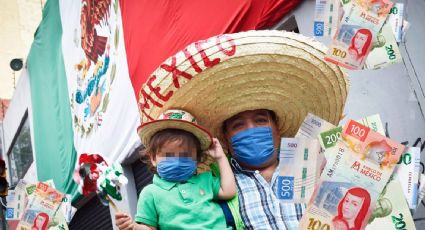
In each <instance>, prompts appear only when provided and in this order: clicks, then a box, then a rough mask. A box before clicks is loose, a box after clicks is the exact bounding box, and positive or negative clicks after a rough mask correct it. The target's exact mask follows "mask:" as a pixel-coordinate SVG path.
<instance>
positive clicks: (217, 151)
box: [207, 138, 226, 160]
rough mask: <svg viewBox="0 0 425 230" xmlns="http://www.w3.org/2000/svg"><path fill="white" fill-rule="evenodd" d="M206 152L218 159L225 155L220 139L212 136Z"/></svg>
mask: <svg viewBox="0 0 425 230" xmlns="http://www.w3.org/2000/svg"><path fill="white" fill-rule="evenodd" d="M207 152H208V154H209V155H210V156H211V157H212V158H214V160H219V159H221V158H223V157H224V158H225V157H226V155H225V154H224V151H223V148H222V147H221V144H220V141H218V139H217V138H213V143H212V145H211V147H210V148H209V149H208V151H207Z"/></svg>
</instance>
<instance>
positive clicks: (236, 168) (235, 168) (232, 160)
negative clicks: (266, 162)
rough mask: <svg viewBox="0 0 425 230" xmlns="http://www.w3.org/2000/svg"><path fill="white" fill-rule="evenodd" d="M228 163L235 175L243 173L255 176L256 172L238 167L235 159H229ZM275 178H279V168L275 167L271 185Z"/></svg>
mask: <svg viewBox="0 0 425 230" xmlns="http://www.w3.org/2000/svg"><path fill="white" fill-rule="evenodd" d="M230 163H231V165H232V168H233V169H234V170H235V172H236V173H244V174H250V175H252V174H255V171H257V170H249V169H243V168H242V166H240V165H239V163H238V162H237V161H236V159H235V158H231V159H230ZM277 176H279V166H277V167H276V170H275V171H274V172H273V176H272V180H271V184H274V182H275V181H276V178H277Z"/></svg>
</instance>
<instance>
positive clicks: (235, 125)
mask: <svg viewBox="0 0 425 230" xmlns="http://www.w3.org/2000/svg"><path fill="white" fill-rule="evenodd" d="M242 126H243V123H242V122H236V123H233V124H232V129H238V128H240V127H242Z"/></svg>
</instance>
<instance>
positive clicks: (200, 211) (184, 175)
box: [115, 110, 236, 230]
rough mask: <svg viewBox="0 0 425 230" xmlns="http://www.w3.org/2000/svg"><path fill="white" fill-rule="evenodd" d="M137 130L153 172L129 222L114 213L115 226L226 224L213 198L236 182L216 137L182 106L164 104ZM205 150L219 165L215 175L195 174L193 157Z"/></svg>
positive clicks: (230, 191) (130, 229) (225, 195)
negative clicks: (163, 109)
mask: <svg viewBox="0 0 425 230" xmlns="http://www.w3.org/2000/svg"><path fill="white" fill-rule="evenodd" d="M138 132H139V135H140V136H141V138H142V141H143V143H144V145H145V147H146V149H145V152H146V154H148V156H149V157H150V161H151V163H152V165H153V166H154V167H156V171H157V173H156V174H155V175H154V178H153V184H150V185H148V186H146V187H145V188H144V189H143V190H142V192H141V193H140V198H139V200H138V204H137V213H136V216H135V222H134V221H133V220H132V219H131V217H130V216H129V215H128V214H126V213H117V214H116V215H115V220H116V225H117V226H118V228H119V229H121V230H123V229H125V230H136V229H157V228H161V229H227V226H226V221H225V218H224V214H223V211H222V209H221V208H220V206H219V204H218V203H216V202H215V201H216V200H227V199H231V198H232V197H234V196H235V194H236V183H235V179H234V175H233V173H232V170H231V168H230V165H229V162H228V160H227V158H226V156H225V154H224V152H223V149H222V147H221V145H220V142H219V141H218V140H217V139H216V138H214V139H212V138H211V135H210V134H209V132H208V131H206V130H205V129H203V128H202V127H200V126H198V125H197V124H196V120H195V119H194V118H193V117H192V116H191V115H190V114H189V113H187V112H185V111H182V110H168V111H166V112H165V113H164V114H163V115H161V116H160V117H159V119H158V120H156V121H152V122H149V123H145V124H143V125H142V126H140V127H139V129H138ZM206 150H207V153H208V154H209V155H210V156H211V157H212V158H214V159H215V161H216V162H217V164H218V166H219V168H220V179H218V178H217V177H213V176H212V174H211V172H204V173H201V174H198V175H196V168H197V163H196V162H197V161H199V160H200V158H201V157H202V154H204V153H203V152H204V151H206ZM136 222H137V223H136Z"/></svg>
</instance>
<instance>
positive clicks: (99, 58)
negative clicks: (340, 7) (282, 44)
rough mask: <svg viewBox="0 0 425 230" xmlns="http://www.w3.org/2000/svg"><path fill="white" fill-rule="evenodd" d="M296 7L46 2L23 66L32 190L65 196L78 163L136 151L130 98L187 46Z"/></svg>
mask: <svg viewBox="0 0 425 230" xmlns="http://www.w3.org/2000/svg"><path fill="white" fill-rule="evenodd" d="M299 2H300V0H264V1H257V0H234V1H228V0H215V1H210V0H188V1H169V0H155V1H152V0H120V1H119V0H75V1H74V0H73V1H69V0H49V1H47V3H46V5H45V7H44V10H43V19H42V22H41V23H40V25H39V27H38V29H37V32H36V34H35V38H34V42H33V44H32V47H31V51H30V54H29V56H28V60H27V64H28V70H29V76H30V88H31V97H32V98H31V100H32V108H33V114H32V116H33V121H34V122H33V124H34V125H33V129H34V141H35V143H34V149H35V151H36V152H35V155H36V157H35V159H36V165H37V174H38V180H40V181H44V180H48V179H53V180H54V183H55V185H56V188H57V189H59V190H60V191H62V192H65V193H72V191H74V190H75V184H74V183H73V180H72V173H73V170H74V168H75V166H76V160H77V159H78V156H79V155H80V154H82V153H88V154H100V155H102V156H103V157H104V158H106V159H108V160H109V162H113V161H117V162H123V161H124V160H126V159H129V157H130V155H132V153H133V152H134V150H135V148H136V147H138V146H139V145H140V140H139V137H138V135H137V132H136V129H137V127H138V126H139V125H140V118H139V113H138V102H137V100H138V95H139V91H140V89H141V87H142V85H143V84H144V82H145V81H146V79H147V78H148V77H149V75H150V74H151V73H152V72H153V71H154V70H155V69H156V68H157V67H158V66H159V65H160V64H161V63H162V62H163V61H164V60H166V59H167V58H168V57H169V56H171V55H173V54H175V53H177V52H178V51H179V50H181V49H183V48H184V47H185V46H187V45H188V44H190V43H192V42H195V41H198V40H202V39H207V38H209V37H212V36H215V35H219V34H223V33H234V32H239V31H247V30H253V29H265V28H270V27H272V25H275V24H276V23H277V22H278V21H279V20H280V19H282V18H283V16H284V15H285V14H286V13H288V12H289V11H290V10H291V9H293V8H294V7H295V6H296V5H297V4H298V3H299Z"/></svg>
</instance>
